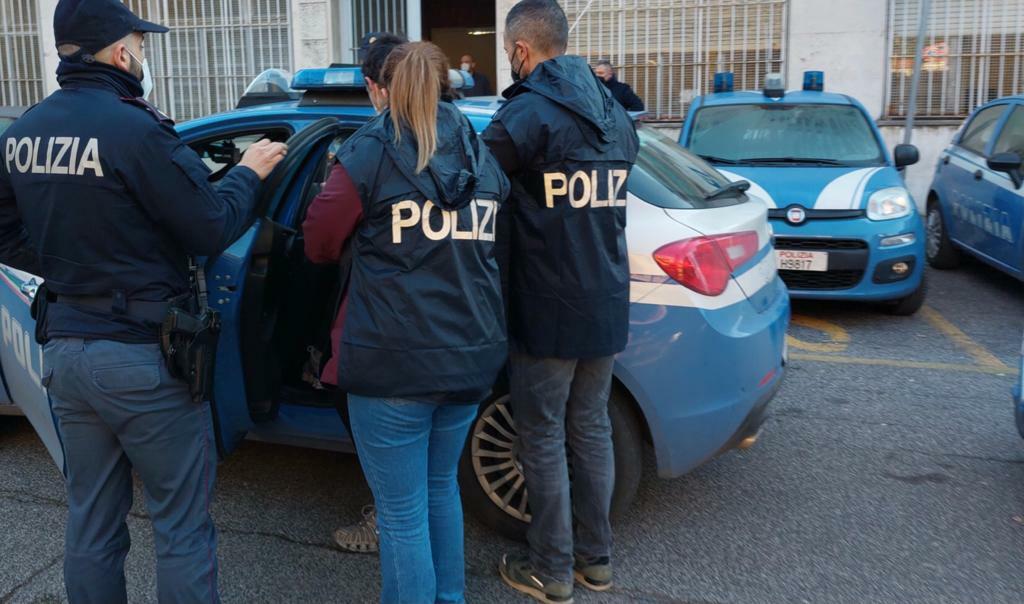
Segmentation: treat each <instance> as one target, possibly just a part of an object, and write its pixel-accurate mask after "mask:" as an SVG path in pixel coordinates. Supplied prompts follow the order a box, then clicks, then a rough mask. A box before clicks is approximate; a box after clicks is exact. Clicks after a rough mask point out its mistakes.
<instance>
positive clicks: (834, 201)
mask: <svg viewBox="0 0 1024 604" xmlns="http://www.w3.org/2000/svg"><path fill="white" fill-rule="evenodd" d="M881 169H882V168H861V169H860V170H854V171H852V172H847V173H846V174H843V175H842V176H840V177H839V178H836V179H835V180H833V181H832V182H830V183H828V184H827V185H826V186H825V188H824V189H822V190H821V193H819V194H818V199H817V201H815V202H814V208H815V209H817V210H855V209H858V208H860V204H861V200H862V198H863V196H864V188H865V187H866V186H867V184H868V181H869V180H871V177H872V176H874V175H875V174H876V173H878V172H879V171H880V170H881Z"/></svg>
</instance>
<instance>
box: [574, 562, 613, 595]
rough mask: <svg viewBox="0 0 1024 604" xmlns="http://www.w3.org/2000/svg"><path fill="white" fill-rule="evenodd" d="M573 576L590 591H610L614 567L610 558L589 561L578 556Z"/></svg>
mask: <svg viewBox="0 0 1024 604" xmlns="http://www.w3.org/2000/svg"><path fill="white" fill-rule="evenodd" d="M572 574H573V577H575V578H576V582H577V583H579V584H580V585H582V586H583V587H586V588H587V589H589V590H590V591H608V590H609V589H611V588H612V565H611V562H610V561H609V560H608V558H595V559H592V560H587V559H585V558H582V557H580V556H576V562H575V563H574V564H573V569H572Z"/></svg>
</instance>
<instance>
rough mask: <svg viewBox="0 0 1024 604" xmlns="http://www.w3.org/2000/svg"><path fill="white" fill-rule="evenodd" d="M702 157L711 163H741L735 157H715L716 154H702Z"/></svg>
mask: <svg viewBox="0 0 1024 604" xmlns="http://www.w3.org/2000/svg"><path fill="white" fill-rule="evenodd" d="M700 158H701V159H703V160H704V161H706V162H710V163H713V164H728V165H730V166H735V165H737V164H739V163H740V162H738V161H736V160H735V159H726V158H724V157H715V156H714V155H701V156H700Z"/></svg>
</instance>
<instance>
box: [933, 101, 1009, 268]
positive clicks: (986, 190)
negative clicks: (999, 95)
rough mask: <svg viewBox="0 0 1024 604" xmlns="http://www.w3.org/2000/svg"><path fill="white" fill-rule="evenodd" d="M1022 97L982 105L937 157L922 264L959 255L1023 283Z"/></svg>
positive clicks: (949, 262)
mask: <svg viewBox="0 0 1024 604" xmlns="http://www.w3.org/2000/svg"><path fill="white" fill-rule="evenodd" d="M1022 158H1024V96H1015V97H1008V98H1003V99H998V100H995V101H992V102H990V103H987V104H985V105H982V106H981V107H979V108H978V109H977V110H975V112H974V113H973V114H972V115H971V116H970V117H969V118H968V119H967V122H966V123H965V125H964V127H963V128H962V129H961V130H960V132H958V133H957V135H956V137H955V138H954V139H953V143H952V144H951V145H950V146H949V147H948V148H947V149H946V150H945V151H944V152H943V153H942V155H941V156H940V157H939V163H938V165H936V167H935V178H934V180H933V181H932V186H931V190H930V191H929V193H928V218H927V228H928V246H927V254H928V262H929V263H930V264H931V265H932V266H934V267H935V268H940V269H948V268H955V267H956V266H957V265H958V264H959V260H960V253H961V252H966V253H968V254H970V255H972V256H974V257H976V258H978V259H980V260H982V261H983V262H985V263H987V264H990V265H991V266H994V267H996V268H998V269H999V270H1002V271H1004V272H1006V273H1009V274H1010V275H1012V276H1014V277H1016V278H1018V279H1021V280H1024V166H1022V164H1021V161H1022Z"/></svg>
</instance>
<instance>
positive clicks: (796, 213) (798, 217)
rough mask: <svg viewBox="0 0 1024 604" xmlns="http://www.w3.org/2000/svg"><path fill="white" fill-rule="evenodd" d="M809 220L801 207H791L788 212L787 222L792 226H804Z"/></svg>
mask: <svg viewBox="0 0 1024 604" xmlns="http://www.w3.org/2000/svg"><path fill="white" fill-rule="evenodd" d="M805 220H807V212H806V211H805V210H804V209H803V208H801V207H800V206H790V207H789V209H787V210H786V221H787V222H789V223H790V224H803V223H804V221H805Z"/></svg>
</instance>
